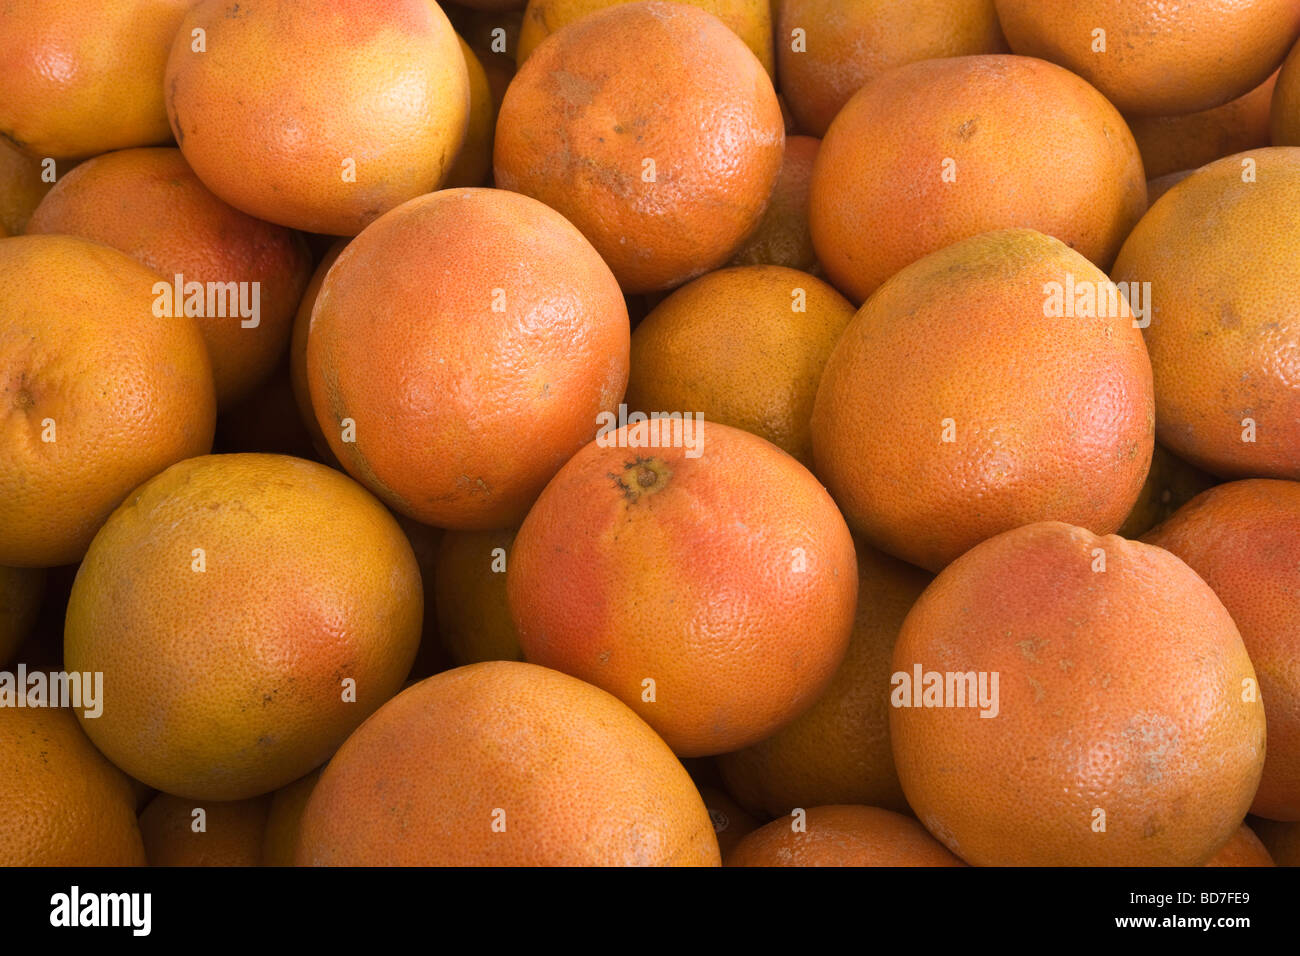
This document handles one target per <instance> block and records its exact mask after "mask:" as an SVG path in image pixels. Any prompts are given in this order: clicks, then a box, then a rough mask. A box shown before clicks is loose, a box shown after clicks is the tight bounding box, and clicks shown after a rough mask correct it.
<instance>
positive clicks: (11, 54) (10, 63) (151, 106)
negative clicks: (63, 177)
mask: <svg viewBox="0 0 1300 956" xmlns="http://www.w3.org/2000/svg"><path fill="white" fill-rule="evenodd" d="M190 3H191V0H111V2H109V3H100V4H96V5H95V7H94V15H93V16H89V15H87V8H86V5H85V4H84V3H80V2H77V0H11V2H8V3H6V4H5V9H4V29H3V30H0V87H2V88H3V89H4V96H3V97H2V98H0V137H2V138H4V139H8V140H10V141H11V142H13V143H15V144H17V145H18V146H19V147H21V148H22V149H23V150H25V151H26V152H27V153H28V154H30V155H31V156H35V157H38V158H40V157H46V156H49V157H53V158H56V159H79V158H82V157H85V156H94V155H96V154H97V153H106V152H108V151H109V150H113V149H123V148H125V147H128V146H151V145H154V144H156V143H166V142H167V141H168V140H170V139H171V133H170V131H169V130H168V129H167V114H166V112H165V111H164V109H163V65H164V64H165V63H166V61H167V51H168V49H169V47H170V46H171V42H172V37H173V36H175V35H176V29H177V27H178V26H179V25H180V22H181V18H182V17H183V16H184V15H185V9H186V7H188V6H189V5H190Z"/></svg>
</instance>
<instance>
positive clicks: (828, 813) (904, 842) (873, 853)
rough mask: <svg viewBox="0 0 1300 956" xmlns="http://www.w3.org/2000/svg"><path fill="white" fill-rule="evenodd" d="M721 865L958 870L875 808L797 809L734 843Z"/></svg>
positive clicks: (898, 817) (913, 827) (919, 835)
mask: <svg viewBox="0 0 1300 956" xmlns="http://www.w3.org/2000/svg"><path fill="white" fill-rule="evenodd" d="M726 864H727V866H964V865H965V864H964V863H962V861H961V860H959V859H957V857H955V856H953V855H952V854H951V853H949V852H948V851H947V850H946V849H944V847H943V845H942V844H941V843H939V841H937V840H936V839H935V838H934V837H932V836H931V835H930V834H928V833H926V832H925V827H923V826H921V824H919V823H917V822H916V821H915V820H913V819H912V818H911V817H905V816H903V815H902V814H901V813H894V812H893V811H892V810H883V809H881V808H879V807H865V806H854V805H842V806H822V807H811V808H807V809H805V808H800V809H799V810H798V811H796V812H795V814H793V815H787V816H784V817H781V818H779V819H776V820H773V821H772V822H771V823H769V824H767V825H766V826H764V827H760V828H759V829H757V830H755V831H754V832H753V833H750V834H749V835H748V836H746V837H745V838H744V839H743V840H741V841H740V844H739V846H737V847H736V849H735V850H734V851H733V852H732V853H731V855H730V856H729V857H727V860H726Z"/></svg>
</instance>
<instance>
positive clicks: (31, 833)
mask: <svg viewBox="0 0 1300 956" xmlns="http://www.w3.org/2000/svg"><path fill="white" fill-rule="evenodd" d="M144 863H145V856H144V847H143V845H142V844H141V842H140V829H139V827H138V826H137V825H136V820H135V798H134V796H133V795H132V792H131V782H130V781H129V780H128V779H127V777H126V774H124V773H122V772H121V771H120V770H118V769H117V768H116V767H114V766H113V765H112V764H110V763H109V762H108V761H107V760H105V759H104V757H103V755H102V754H101V753H100V752H99V751H98V750H96V749H95V748H94V747H93V746H92V745H91V743H90V741H89V740H87V739H86V735H85V734H84V733H82V731H81V728H80V727H79V726H78V725H77V719H76V718H75V717H73V716H72V712H71V711H68V710H63V709H59V708H52V707H21V708H20V707H0V866H143V865H144Z"/></svg>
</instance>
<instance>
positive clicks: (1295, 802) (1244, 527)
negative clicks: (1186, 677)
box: [1143, 478, 1300, 821]
mask: <svg viewBox="0 0 1300 956" xmlns="http://www.w3.org/2000/svg"><path fill="white" fill-rule="evenodd" d="M1143 540H1144V541H1147V542H1149V543H1151V544H1155V545H1159V546H1160V547H1162V548H1164V549H1165V550H1166V551H1171V552H1173V553H1174V554H1176V555H1178V557H1180V558H1182V559H1183V561H1185V562H1186V563H1187V564H1188V565H1189V566H1190V567H1191V569H1192V570H1193V571H1195V572H1196V573H1197V574H1199V575H1200V576H1201V577H1202V578H1204V579H1205V582H1206V583H1207V584H1209V586H1210V587H1212V588H1213V589H1214V593H1215V594H1217V595H1218V596H1219V600H1221V601H1222V602H1223V606H1224V607H1226V608H1227V609H1228V612H1229V613H1230V614H1231V615H1232V619H1233V621H1235V622H1236V624H1237V628H1238V629H1239V630H1240V631H1241V639H1242V640H1243V641H1244V642H1245V644H1246V650H1247V652H1248V653H1249V654H1250V660H1251V663H1253V664H1254V665H1255V671H1256V673H1257V674H1258V675H1259V690H1260V695H1261V696H1262V697H1263V698H1264V714H1265V716H1266V717H1267V718H1268V756H1267V757H1266V758H1265V760H1264V776H1263V778H1262V779H1261V780H1260V782H1259V790H1258V792H1256V794H1255V802H1254V803H1253V804H1252V805H1251V808H1250V812H1251V813H1254V814H1256V815H1257V816H1261V817H1268V818H1270V819H1274V820H1291V821H1298V820H1300V602H1297V601H1296V595H1297V594H1300V482H1294V481H1276V480H1270V479H1264V478H1259V479H1252V480H1248V481H1232V482H1229V483H1228V484H1226V485H1219V486H1218V487H1217V488H1211V489H1210V490H1209V491H1206V492H1205V493H1203V494H1200V495H1197V496H1196V497H1195V498H1193V499H1192V500H1191V501H1189V502H1188V503H1187V504H1186V505H1184V506H1183V507H1182V508H1180V509H1179V510H1178V511H1177V512H1176V513H1175V514H1174V515H1173V517H1171V518H1169V520H1167V521H1165V522H1164V523H1163V524H1161V525H1160V526H1159V527H1157V528H1155V529H1154V530H1153V531H1151V532H1150V533H1148V534H1147V535H1146V536H1145V537H1144V538H1143Z"/></svg>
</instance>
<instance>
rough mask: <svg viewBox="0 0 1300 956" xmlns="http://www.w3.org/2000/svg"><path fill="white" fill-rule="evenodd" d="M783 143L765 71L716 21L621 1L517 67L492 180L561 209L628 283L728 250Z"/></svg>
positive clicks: (673, 281) (772, 180) (680, 272)
mask: <svg viewBox="0 0 1300 956" xmlns="http://www.w3.org/2000/svg"><path fill="white" fill-rule="evenodd" d="M669 91H671V93H669ZM784 145H785V130H784V128H783V125H782V122H781V108H780V106H779V105H778V104H777V100H776V92H775V91H774V90H773V89H772V81H771V80H770V79H769V78H768V75H767V73H766V72H764V70H763V66H762V64H761V63H759V62H758V60H757V58H756V57H755V56H754V54H753V53H751V52H750V51H749V49H748V48H747V47H746V46H745V44H744V43H743V42H741V40H740V39H739V38H738V37H737V36H736V35H735V34H734V33H732V32H731V31H730V30H728V29H727V28H726V27H725V26H724V25H723V24H722V22H721V21H719V20H718V19H717V18H716V17H714V16H713V15H712V14H709V13H705V12H704V11H703V10H699V9H697V8H695V7H691V6H687V5H685V4H681V3H658V2H649V3H625V4H620V5H618V6H615V7H611V8H609V9H607V10H601V11H599V12H597V13H593V14H591V15H590V16H588V17H584V18H582V19H581V20H578V21H576V22H574V23H571V24H569V25H568V26H567V27H565V28H564V29H562V30H560V31H559V32H558V33H556V34H555V37H554V39H553V40H551V41H548V42H546V43H545V44H543V45H542V46H539V47H538V48H537V50H536V52H534V53H533V55H532V56H530V57H529V58H528V61H527V62H525V63H524V64H523V65H522V66H521V67H520V69H519V73H518V74H517V75H516V76H515V78H514V80H513V81H512V82H511V84H510V88H509V89H508V90H507V91H506V98H505V101H504V102H503V103H502V104H501V113H500V116H499V117H498V118H497V131H496V149H495V152H494V158H493V167H494V169H495V171H496V183H497V185H498V186H501V187H502V188H504V189H510V190H514V191H515V192H522V193H526V194H527V195H529V196H532V197H534V198H535V199H539V200H541V201H542V202H544V203H546V204H547V205H548V206H551V207H553V208H555V209H558V210H559V211H560V212H561V213H563V214H564V215H565V216H566V217H567V218H568V219H569V220H570V221H571V222H572V223H573V224H574V225H575V226H577V227H578V228H579V229H581V230H582V233H583V235H585V236H586V237H587V238H588V239H590V240H591V243H592V245H594V246H595V247H596V249H597V251H598V252H599V253H600V254H601V256H602V257H603V258H604V259H605V261H606V262H608V263H609V267H610V268H611V269H612V270H613V271H614V275H615V276H617V277H618V281H619V282H620V283H621V284H622V286H623V289H624V291H626V292H629V293H638V292H651V291H656V290H660V289H669V288H672V287H674V286H677V285H680V284H681V283H683V282H685V281H686V280H688V279H691V278H694V277H695V276H698V275H701V274H703V273H705V272H708V271H710V270H711V269H715V268H717V267H718V266H720V265H722V264H723V263H724V262H726V261H727V260H728V259H730V258H731V256H732V255H733V254H734V253H735V252H736V250H737V248H739V246H740V244H741V242H743V241H744V240H745V238H746V237H747V236H748V235H749V234H750V233H751V232H752V231H753V230H754V229H755V227H757V225H758V223H759V220H760V219H761V218H762V215H763V211H764V209H765V208H766V206H767V201H768V197H769V196H770V195H771V192H772V187H773V186H774V185H775V184H776V179H777V175H778V174H779V172H780V170H781V158H782V152H783V148H784Z"/></svg>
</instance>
